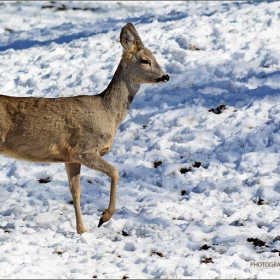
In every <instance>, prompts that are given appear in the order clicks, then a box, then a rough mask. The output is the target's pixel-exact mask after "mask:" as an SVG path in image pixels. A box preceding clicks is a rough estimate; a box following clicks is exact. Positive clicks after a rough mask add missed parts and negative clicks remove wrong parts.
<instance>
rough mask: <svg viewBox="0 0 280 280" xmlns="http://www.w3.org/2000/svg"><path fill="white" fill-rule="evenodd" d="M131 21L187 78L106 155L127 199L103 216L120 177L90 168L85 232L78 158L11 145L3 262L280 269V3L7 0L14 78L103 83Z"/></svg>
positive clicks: (177, 274)
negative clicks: (18, 154) (73, 174)
mask: <svg viewBox="0 0 280 280" xmlns="http://www.w3.org/2000/svg"><path fill="white" fill-rule="evenodd" d="M127 22H132V23H133V24H134V26H135V27H136V29H137V30H138V32H139V34H140V36H141V38H142V41H143V43H144V44H145V46H146V47H148V48H149V49H150V50H151V51H152V52H153V53H154V54H155V57H156V58H157V61H158V62H159V64H160V65H161V66H162V68H163V69H165V70H166V71H167V73H168V74H169V75H170V77H171V78H170V81H169V82H168V83H166V84H163V85H162V84H161V85H145V86H142V87H141V90H140V92H139V93H138V95H137V96H136V98H135V99H134V101H133V103H132V106H131V109H130V111H129V114H128V115H127V117H126V119H125V120H124V122H123V124H122V125H121V126H120V128H119V131H118V133H117V135H116V138H115V141H114V145H113V148H112V150H111V151H110V152H109V153H108V154H107V155H106V156H104V158H105V159H106V160H108V161H109V162H110V163H112V164H113V165H114V166H115V167H116V168H117V169H118V171H119V173H120V181H119V189H118V198H117V211H116V214H115V215H114V216H113V218H112V219H111V221H110V222H108V223H107V224H105V225H103V226H102V227H100V228H97V225H98V220H99V218H100V216H101V213H102V211H103V210H104V209H105V208H106V207H107V204H108V201H109V185H110V180H109V178H108V177H106V176H105V175H103V174H101V173H98V172H96V171H93V170H90V169H88V168H85V167H82V177H81V181H82V194H81V204H82V211H83V218H84V222H85V226H86V228H87V230H88V232H87V233H84V234H82V235H79V234H77V233H76V229H75V226H76V225H75V213H74V208H73V205H71V200H72V198H71V194H70V191H69V189H68V182H67V176H66V172H65V169H64V165H63V164H33V163H28V162H24V161H17V160H14V159H12V158H8V157H5V156H1V161H0V193H1V195H0V277H1V278H36V279H38V278H64V279H65V278H114V279H125V278H128V277H129V278H262V279H263V278H266V279H272V278H275V279H276V278H278V279H279V276H280V258H279V251H280V217H279V213H280V157H279V153H280V48H279V46H280V33H279V30H280V2H272V1H269V2H252V1H250V2H232V1H228V2H224V1H216V2H215V1H207V2H206V1H205V2H201V1H199V2H194V1H180V2H175V1H164V2H160V1H148V2H145V1H135V2H121V1H120V2H93V1H92V2H80V1H79V2H59V1H58V2H47V1H45V2H33V1H30V2H21V1H17V2H4V1H3V2H1V3H0V32H1V33H0V88H1V92H0V93H1V94H6V95H10V96H37V97H39V96H41V97H58V96H74V95H79V94H97V93H99V92H101V91H103V90H104V89H105V88H106V87H107V85H108V83H109V82H110V80H111V78H112V76H113V74H114V71H115V70H116V67H117V65H118V63H119V61H120V58H121V55H122V47H121V45H120V43H119V34H120V30H121V28H122V27H123V26H124V25H125V24H126V23H127ZM156 167H157V168H156ZM47 178H48V180H47V181H49V182H48V183H40V182H39V181H40V179H47ZM127 235H128V236H127Z"/></svg>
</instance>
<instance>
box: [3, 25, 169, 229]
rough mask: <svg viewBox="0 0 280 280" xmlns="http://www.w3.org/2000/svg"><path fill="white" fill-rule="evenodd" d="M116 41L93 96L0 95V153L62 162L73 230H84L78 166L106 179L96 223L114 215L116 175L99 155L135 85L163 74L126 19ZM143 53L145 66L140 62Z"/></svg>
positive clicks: (106, 147) (121, 117)
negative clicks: (110, 65)
mask: <svg viewBox="0 0 280 280" xmlns="http://www.w3.org/2000/svg"><path fill="white" fill-rule="evenodd" d="M120 41H121V44H122V45H123V47H124V49H125V55H123V57H122V59H121V61H120V63H119V66H118V68H117V70H116V72H115V74H114V77H113V79H112V81H111V82H110V84H109V85H108V87H107V88H106V89H105V90H104V91H103V92H102V93H100V94H98V95H94V96H87V95H80V96H76V97H62V98H36V97H9V96H4V95H0V153H2V154H5V155H7V156H12V157H14V158H17V159H21V160H27V161H32V162H64V163H65V167H66V171H67V175H68V180H69V187H70V191H71V193H72V197H73V203H74V207H75V214H76V224H77V232H78V233H83V232H85V231H86V229H85V227H84V224H83V220H82V214H81V207H80V168H81V164H82V165H84V166H87V167H88V168H92V169H94V170H97V171H100V172H103V173H104V174H106V175H107V176H109V177H110V178H111V192H110V201H109V206H108V209H106V210H105V211H104V212H103V215H102V217H101V218H100V221H99V225H98V226H100V225H102V223H103V222H106V221H108V220H109V219H110V218H111V217H112V215H113V214H114V213H115V209H116V196H117V183H118V179H119V175H118V172H117V170H116V168H115V167H113V166H112V165H111V164H109V163H108V162H106V161H105V160H104V159H103V158H102V156H103V155H105V154H106V153H107V152H108V151H109V150H110V149H111V147H112V144H113V140H114V137H115V135H116V132H117V129H118V127H119V125H120V124H121V122H122V121H123V120H124V118H125V116H126V114H127V112H128V109H129V106H130V103H131V102H132V100H133V98H134V96H135V94H136V93H137V92H138V90H139V87H140V84H144V83H155V81H156V80H157V79H158V78H160V77H162V76H164V75H166V74H165V73H164V72H163V70H162V69H161V67H160V66H159V65H158V63H157V61H156V59H155V58H154V56H153V55H152V53H151V52H150V51H149V50H148V49H146V48H145V47H144V46H143V44H142V42H141V39H140V37H139V35H138V34H137V32H136V30H135V28H134V27H133V25H132V24H131V23H128V24H127V25H126V26H124V27H123V29H122V31H121V36H120ZM126 54H129V56H128V55H126ZM143 56H145V57H146V58H148V59H149V61H151V65H149V66H148V65H143V64H141V59H142V57H143Z"/></svg>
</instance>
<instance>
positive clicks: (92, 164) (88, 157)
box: [74, 153, 119, 227]
mask: <svg viewBox="0 0 280 280" xmlns="http://www.w3.org/2000/svg"><path fill="white" fill-rule="evenodd" d="M74 159H75V160H76V161H78V162H79V163H81V164H82V165H84V166H86V167H88V168H91V169H94V170H97V171H100V172H102V173H104V174H106V175H107V176H108V177H110V179H111V189H110V201H109V206H108V208H107V209H105V210H104V212H103V214H102V217H101V218H100V220H99V224H98V227H100V226H101V225H102V224H103V223H105V222H107V221H109V220H110V219H111V217H112V216H113V215H114V213H115V211H116V200H117V187H118V180H119V173H118V171H117V169H116V168H115V167H114V166H113V165H111V164H110V163H108V162H107V161H106V160H105V159H103V158H102V157H101V156H100V155H99V154H97V153H82V154H79V155H76V156H75V157H74Z"/></svg>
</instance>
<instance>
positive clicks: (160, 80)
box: [157, 74, 169, 83]
mask: <svg viewBox="0 0 280 280" xmlns="http://www.w3.org/2000/svg"><path fill="white" fill-rule="evenodd" d="M168 81H169V75H167V74H166V75H162V76H161V77H160V78H158V79H157V82H165V83H166V82H168Z"/></svg>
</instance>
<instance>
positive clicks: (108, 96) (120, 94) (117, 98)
mask: <svg viewBox="0 0 280 280" xmlns="http://www.w3.org/2000/svg"><path fill="white" fill-rule="evenodd" d="M129 76H131V73H128V71H127V67H126V63H125V61H124V59H122V60H121V62H120V64H119V66H118V68H117V70H116V72H115V74H114V76H113V79H112V80H111V82H110V84H109V85H108V87H107V88H106V89H105V90H104V91H103V92H102V93H101V94H100V95H101V96H102V99H103V102H104V105H105V106H106V107H107V108H108V109H109V110H110V114H112V116H114V117H115V119H116V121H117V123H119V124H120V123H121V122H122V121H123V120H124V118H125V117H126V115H127V113H128V110H129V107H130V104H131V103H132V101H133V99H134V97H135V95H136V93H137V92H138V91H139V88H140V85H138V84H136V83H134V82H133V81H132V80H131V79H129Z"/></svg>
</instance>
